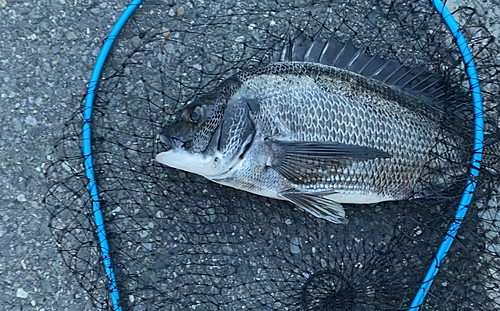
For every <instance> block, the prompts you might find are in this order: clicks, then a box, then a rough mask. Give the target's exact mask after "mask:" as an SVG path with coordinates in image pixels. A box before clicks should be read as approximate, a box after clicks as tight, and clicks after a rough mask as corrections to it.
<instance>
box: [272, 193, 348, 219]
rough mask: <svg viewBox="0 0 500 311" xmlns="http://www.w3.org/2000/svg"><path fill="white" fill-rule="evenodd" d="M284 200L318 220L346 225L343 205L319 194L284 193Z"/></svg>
mask: <svg viewBox="0 0 500 311" xmlns="http://www.w3.org/2000/svg"><path fill="white" fill-rule="evenodd" d="M281 195H282V196H283V197H284V198H286V199H287V200H289V201H290V202H292V203H294V204H295V205H297V206H299V207H301V208H302V209H304V210H305V211H307V212H308V213H311V214H313V215H314V216H316V217H318V218H323V219H326V220H328V221H330V222H333V223H335V224H341V223H345V222H346V220H345V211H344V208H343V207H342V205H340V204H339V203H337V202H335V201H333V200H330V199H328V198H326V197H325V196H322V195H318V194H306V193H292V192H290V193H282V194H281Z"/></svg>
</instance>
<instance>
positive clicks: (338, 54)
mask: <svg viewBox="0 0 500 311" xmlns="http://www.w3.org/2000/svg"><path fill="white" fill-rule="evenodd" d="M319 36H320V33H318V34H316V36H315V37H314V38H310V37H308V36H306V35H304V34H303V33H302V32H300V33H298V34H297V35H295V38H294V39H293V40H288V42H286V44H285V45H284V47H283V49H282V50H281V51H275V52H274V54H273V56H272V57H271V62H291V61H293V62H311V63H320V64H324V65H328V66H334V67H337V68H341V69H345V70H348V71H351V72H355V73H358V74H360V75H363V76H365V77H368V78H372V79H375V80H378V81H380V82H382V83H385V84H387V85H389V86H391V87H393V88H396V89H400V90H404V91H405V92H407V93H410V94H413V95H414V96H417V97H423V98H425V99H428V100H431V101H433V102H435V103H436V104H437V106H438V107H439V108H442V105H441V100H442V98H443V97H444V96H445V87H444V86H445V84H444V82H443V81H442V79H441V77H440V76H439V75H438V74H433V73H430V72H428V71H427V70H426V69H425V68H424V67H423V66H417V67H413V68H408V67H405V66H403V65H402V64H400V63H399V62H398V61H396V60H384V59H382V58H380V57H379V56H377V55H373V56H370V55H368V54H366V53H365V52H363V51H364V50H365V49H363V48H361V49H358V48H356V47H355V46H354V44H353V43H352V41H351V40H349V41H347V42H346V43H340V42H339V41H338V40H337V39H336V38H335V37H334V36H331V37H330V38H329V39H328V40H326V41H325V40H322V39H320V38H319Z"/></svg>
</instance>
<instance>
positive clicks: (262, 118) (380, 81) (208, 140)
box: [156, 38, 467, 223]
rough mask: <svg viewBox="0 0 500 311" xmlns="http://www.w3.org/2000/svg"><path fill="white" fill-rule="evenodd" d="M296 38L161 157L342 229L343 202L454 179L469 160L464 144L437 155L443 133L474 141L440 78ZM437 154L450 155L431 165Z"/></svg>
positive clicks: (210, 98) (212, 102) (185, 128)
mask: <svg viewBox="0 0 500 311" xmlns="http://www.w3.org/2000/svg"><path fill="white" fill-rule="evenodd" d="M297 42H298V43H297ZM297 42H296V43H294V44H292V46H291V48H290V49H289V50H286V49H285V50H284V51H283V52H281V54H279V53H278V56H277V58H279V59H277V61H276V62H273V63H270V64H269V65H266V66H262V67H258V68H253V69H250V70H248V71H244V72H241V73H238V74H236V75H234V76H232V77H231V78H229V79H227V80H226V81H224V82H223V83H222V84H221V85H220V86H219V87H217V88H216V89H214V90H213V92H212V93H210V94H208V95H206V96H204V97H201V98H199V99H197V100H195V101H194V102H192V103H191V104H189V105H188V106H187V107H185V108H184V109H183V110H182V111H181V112H180V113H179V114H178V116H177V117H176V120H175V121H174V122H173V123H172V124H170V125H168V126H167V127H166V128H165V129H164V131H163V133H162V136H161V141H162V142H163V143H164V144H165V145H167V149H166V151H165V152H161V153H159V154H158V155H157V156H156V160H157V161H158V162H160V163H162V164H165V165H168V166H170V167H174V168H178V169H181V170H184V171H188V172H192V173H195V174H199V175H202V176H204V177H206V178H208V179H209V180H212V181H214V182H217V183H219V184H222V185H226V186H230V187H233V188H237V189H241V190H245V191H248V192H251V193H255V194H258V195H262V196H266V197H270V198H275V199H281V200H288V201H290V202H293V203H294V204H296V205H297V206H299V207H301V208H303V209H304V210H306V211H308V212H309V213H311V214H313V215H315V216H317V217H321V218H324V219H327V220H329V221H332V222H335V223H338V222H342V221H343V219H344V217H345V213H344V209H343V207H342V205H341V204H342V203H349V204H368V203H377V202H382V201H391V200H402V199H407V198H410V197H415V191H416V188H417V183H422V181H424V182H425V183H428V184H439V183H445V182H446V181H445V180H444V179H443V175H444V174H442V172H443V170H447V169H448V170H456V169H457V165H458V164H461V163H465V162H466V158H467V153H466V152H465V151H464V148H447V149H446V150H444V149H443V148H444V147H442V148H441V150H440V147H437V149H436V140H437V138H438V137H441V139H443V137H444V141H445V142H446V144H445V145H447V146H460V145H462V144H463V143H464V142H463V141H462V138H461V137H460V135H457V134H456V133H458V131H457V130H449V131H447V130H444V131H443V129H442V127H441V122H440V121H441V118H442V116H443V112H442V111H441V110H440V109H439V108H438V106H437V105H435V104H433V103H430V102H431V100H430V98H433V99H435V98H436V97H438V96H437V95H436V94H441V95H442V93H440V91H439V85H438V84H439V83H438V82H437V80H436V78H435V76H431V75H429V74H428V73H426V72H424V71H422V70H408V69H406V68H404V67H402V66H399V64H397V63H396V62H395V61H383V60H382V59H380V58H378V57H370V56H367V55H365V54H363V53H361V52H360V51H359V50H356V49H355V48H354V47H353V45H352V44H351V43H347V44H345V45H344V44H340V43H339V42H338V41H337V40H335V39H334V38H331V39H330V40H328V41H326V42H325V41H318V40H315V41H307V40H299V41H297ZM287 59H288V60H287ZM297 60H300V61H297ZM416 89H420V90H423V91H421V92H420V93H425V92H426V90H427V91H428V93H434V94H431V95H430V96H428V97H427V98H429V99H426V97H425V96H419V94H417V92H416V91H415V90H416ZM431 150H433V151H432V152H434V153H435V152H438V153H439V152H441V153H443V154H446V160H444V159H443V160H442V161H438V162H435V163H433V164H431V165H429V163H430V160H431V153H432V152H431ZM432 167H434V168H436V167H439V169H436V170H435V171H436V173H432V171H430V170H429V168H432ZM438 174H439V175H438Z"/></svg>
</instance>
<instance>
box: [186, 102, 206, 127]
mask: <svg viewBox="0 0 500 311" xmlns="http://www.w3.org/2000/svg"><path fill="white" fill-rule="evenodd" d="M202 113H203V110H202V108H201V107H200V106H197V107H195V108H194V109H193V110H191V113H190V114H189V116H188V118H187V120H188V121H189V123H193V124H194V123H196V122H198V121H200V119H201V116H202Z"/></svg>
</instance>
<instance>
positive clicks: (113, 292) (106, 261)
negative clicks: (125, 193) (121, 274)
mask: <svg viewBox="0 0 500 311" xmlns="http://www.w3.org/2000/svg"><path fill="white" fill-rule="evenodd" d="M143 2H144V0H132V1H131V2H130V4H129V5H128V6H127V8H126V9H125V10H124V11H123V13H122V15H121V16H120V18H119V19H118V21H117V22H116V23H115V25H114V26H113V29H111V32H110V33H109V35H108V37H107V38H106V40H105V41H104V44H103V46H102V49H101V52H100V53H99V56H98V57H97V61H96V63H95V66H94V69H93V71H92V75H91V77H90V81H89V84H88V87H87V95H86V97H85V107H84V110H83V120H82V121H83V132H82V152H83V157H84V159H85V162H84V164H85V174H86V176H87V178H88V189H89V192H90V197H91V199H92V213H93V215H94V221H95V226H96V229H95V230H96V233H97V237H98V239H99V246H100V250H101V257H102V261H103V265H104V271H105V273H106V277H107V279H108V290H109V294H110V296H111V302H112V304H113V310H114V311H122V307H121V306H120V296H119V294H118V287H117V283H116V277H115V272H114V270H113V266H112V263H111V257H110V253H109V244H108V240H107V237H106V230H105V228H104V219H103V217H102V211H101V205H100V201H99V192H98V190H97V182H96V180H95V175H94V165H93V161H92V142H91V123H92V106H93V104H94V99H95V93H96V89H97V85H98V83H99V79H100V77H101V72H102V68H103V66H104V63H105V61H106V59H107V58H108V54H109V51H110V50H111V47H112V46H113V43H114V42H115V39H116V38H117V36H118V34H119V33H120V31H121V30H122V28H123V26H124V25H125V24H126V23H127V21H128V20H129V18H130V17H131V16H132V15H133V14H134V13H135V11H136V10H137V8H139V6H140V5H141V4H142V3H143Z"/></svg>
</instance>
